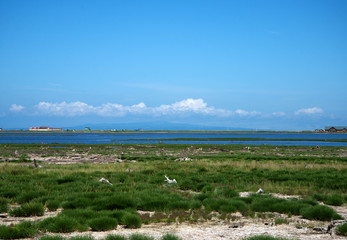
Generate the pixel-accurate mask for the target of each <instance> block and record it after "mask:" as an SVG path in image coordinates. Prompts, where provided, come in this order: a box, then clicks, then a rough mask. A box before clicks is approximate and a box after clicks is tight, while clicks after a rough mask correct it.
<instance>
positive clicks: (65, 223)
mask: <svg viewBox="0 0 347 240" xmlns="http://www.w3.org/2000/svg"><path fill="white" fill-rule="evenodd" d="M78 227H79V224H78V222H77V221H76V220H75V219H74V218H70V217H66V216H58V217H52V218H46V219H44V220H42V221H40V222H39V223H38V228H39V229H40V230H42V231H49V232H55V233H69V232H74V231H76V230H77V229H78Z"/></svg>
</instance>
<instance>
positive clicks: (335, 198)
mask: <svg viewBox="0 0 347 240" xmlns="http://www.w3.org/2000/svg"><path fill="white" fill-rule="evenodd" d="M324 203H325V204H328V205H332V206H341V205H342V204H343V203H344V199H343V197H342V196H341V195H339V194H332V195H329V196H328V197H327V199H326V200H324Z"/></svg>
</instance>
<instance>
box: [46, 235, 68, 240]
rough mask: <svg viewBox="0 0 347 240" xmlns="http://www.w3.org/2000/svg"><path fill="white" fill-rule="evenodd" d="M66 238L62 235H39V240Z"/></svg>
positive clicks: (60, 239)
mask: <svg viewBox="0 0 347 240" xmlns="http://www.w3.org/2000/svg"><path fill="white" fill-rule="evenodd" d="M65 239H66V238H64V237H62V236H43V237H40V240H65Z"/></svg>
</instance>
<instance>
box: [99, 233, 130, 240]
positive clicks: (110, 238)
mask: <svg viewBox="0 0 347 240" xmlns="http://www.w3.org/2000/svg"><path fill="white" fill-rule="evenodd" d="M104 240H127V238H126V237H124V236H122V235H117V234H110V235H107V237H106V238H105V239H104Z"/></svg>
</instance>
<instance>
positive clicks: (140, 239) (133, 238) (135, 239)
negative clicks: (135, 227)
mask: <svg viewBox="0 0 347 240" xmlns="http://www.w3.org/2000/svg"><path fill="white" fill-rule="evenodd" d="M129 240H154V238H153V237H148V236H146V235H143V234H138V233H134V234H131V235H130V236H129Z"/></svg>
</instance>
